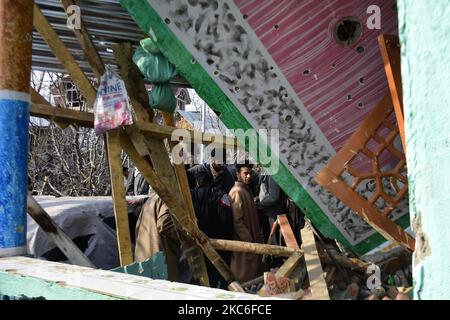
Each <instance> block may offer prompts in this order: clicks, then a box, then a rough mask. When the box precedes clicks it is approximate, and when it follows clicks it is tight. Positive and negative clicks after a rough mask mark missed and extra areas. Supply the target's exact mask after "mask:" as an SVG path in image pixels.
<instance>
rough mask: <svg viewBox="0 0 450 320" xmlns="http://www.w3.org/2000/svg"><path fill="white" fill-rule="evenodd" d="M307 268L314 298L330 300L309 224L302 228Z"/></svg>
mask: <svg viewBox="0 0 450 320" xmlns="http://www.w3.org/2000/svg"><path fill="white" fill-rule="evenodd" d="M301 234H302V241H303V243H302V247H303V250H304V253H305V263H306V270H307V271H308V278H309V284H310V290H311V293H312V296H313V300H330V296H329V294H328V287H327V283H326V281H325V274H324V272H323V269H322V264H321V263H320V258H319V253H318V251H317V247H316V241H315V239H314V234H313V232H312V230H311V229H310V227H309V226H308V225H305V227H304V228H303V229H302V230H301Z"/></svg>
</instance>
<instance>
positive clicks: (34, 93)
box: [30, 88, 51, 106]
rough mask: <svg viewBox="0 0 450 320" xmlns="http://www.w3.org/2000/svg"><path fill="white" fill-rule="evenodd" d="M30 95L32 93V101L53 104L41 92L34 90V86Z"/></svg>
mask: <svg viewBox="0 0 450 320" xmlns="http://www.w3.org/2000/svg"><path fill="white" fill-rule="evenodd" d="M30 95H31V102H32V103H37V104H44V105H48V106H51V105H50V103H49V102H48V101H47V99H45V98H44V97H43V96H42V95H41V94H40V93H39V92H37V91H36V90H34V89H33V88H30Z"/></svg>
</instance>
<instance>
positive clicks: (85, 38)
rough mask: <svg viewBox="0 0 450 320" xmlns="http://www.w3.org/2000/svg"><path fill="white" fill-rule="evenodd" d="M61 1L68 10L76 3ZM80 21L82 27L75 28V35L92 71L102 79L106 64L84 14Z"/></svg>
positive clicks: (67, 0)
mask: <svg viewBox="0 0 450 320" xmlns="http://www.w3.org/2000/svg"><path fill="white" fill-rule="evenodd" d="M61 3H62V4H63V6H64V9H65V11H66V12H67V9H68V7H69V6H72V5H76V3H75V1H74V0H61ZM80 22H81V23H80V28H79V29H78V28H74V29H73V32H74V33H75V36H76V37H77V39H78V42H79V43H80V46H81V48H82V49H83V52H84V56H85V57H86V59H87V61H88V62H89V65H90V66H91V69H92V71H94V73H95V75H96V77H97V78H98V79H100V77H101V76H102V75H103V74H104V73H105V66H104V65H103V61H102V59H101V57H100V55H99V54H98V52H97V49H96V48H95V45H94V43H93V42H92V39H91V37H90V35H89V32H88V31H87V29H86V27H85V25H84V22H83V17H82V16H81V17H80Z"/></svg>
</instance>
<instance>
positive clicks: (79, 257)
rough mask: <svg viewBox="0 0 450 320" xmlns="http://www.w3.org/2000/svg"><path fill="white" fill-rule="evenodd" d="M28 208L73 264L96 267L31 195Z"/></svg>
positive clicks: (34, 218)
mask: <svg viewBox="0 0 450 320" xmlns="http://www.w3.org/2000/svg"><path fill="white" fill-rule="evenodd" d="M27 209H28V210H27V211H28V214H29V215H30V216H31V217H32V218H33V220H34V221H36V223H37V224H38V225H39V226H40V227H41V229H42V230H44V231H45V232H46V233H47V235H48V236H49V237H50V238H51V239H52V240H53V242H55V244H56V246H57V247H58V248H59V249H60V250H61V252H62V253H64V255H65V256H66V257H67V259H69V261H70V262H71V263H72V264H75V265H78V266H83V267H90V268H96V266H95V265H94V264H93V263H92V262H91V261H90V260H89V259H88V258H87V257H86V256H85V255H84V254H83V252H82V251H81V250H80V249H79V248H78V247H77V246H76V245H75V243H73V241H72V239H70V238H69V236H68V235H67V234H66V233H65V232H64V231H63V230H62V229H61V228H60V227H59V226H58V225H57V224H56V223H55V222H54V221H53V220H52V218H51V217H50V216H49V214H48V213H47V212H46V211H45V210H44V209H43V208H42V207H41V206H40V205H39V203H37V201H36V200H34V198H33V197H32V196H31V195H28V199H27Z"/></svg>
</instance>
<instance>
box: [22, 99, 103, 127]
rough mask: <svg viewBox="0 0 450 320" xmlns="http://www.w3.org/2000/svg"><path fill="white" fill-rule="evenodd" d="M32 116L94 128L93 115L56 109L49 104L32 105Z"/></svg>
mask: <svg viewBox="0 0 450 320" xmlns="http://www.w3.org/2000/svg"><path fill="white" fill-rule="evenodd" d="M30 115H31V116H34V117H39V118H46V119H51V120H55V121H58V122H62V123H65V124H73V123H76V124H78V125H80V126H82V127H88V128H93V127H94V114H93V113H91V112H82V111H75V110H70V109H64V108H56V107H52V106H50V105H49V104H35V103H33V104H31V105H30Z"/></svg>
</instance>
